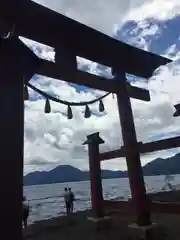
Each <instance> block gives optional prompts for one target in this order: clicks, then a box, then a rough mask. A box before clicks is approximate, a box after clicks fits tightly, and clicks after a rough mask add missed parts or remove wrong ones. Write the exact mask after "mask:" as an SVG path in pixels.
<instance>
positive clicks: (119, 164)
mask: <svg viewBox="0 0 180 240" xmlns="http://www.w3.org/2000/svg"><path fill="white" fill-rule="evenodd" d="M39 1H40V2H41V3H42V4H44V5H48V6H49V7H51V8H53V9H55V10H56V11H58V12H61V13H63V14H66V15H67V16H70V17H72V18H74V19H77V20H79V21H81V22H83V23H85V24H87V25H90V26H92V27H94V28H96V29H99V30H101V31H103V32H105V33H107V34H112V32H113V29H114V30H115V32H114V33H113V34H114V35H116V34H117V32H118V31H119V32H118V34H122V33H123V32H122V31H121V30H122V26H123V25H122V22H123V21H124V24H125V23H127V22H128V21H131V20H132V19H134V21H136V23H137V25H136V28H134V31H136V30H137V27H139V24H141V28H142V22H144V23H145V21H146V22H147V19H148V18H149V17H152V13H153V10H154V9H155V8H154V6H155V3H157V2H159V1H130V2H129V3H128V1H125V2H126V4H124V5H123V3H124V1H122V2H121V1H114V5H113V4H112V2H111V4H110V3H109V2H108V1H100V0H98V1H96V2H94V4H93V2H91V4H90V3H89V1H81V4H80V1H78V0H77V1H73V2H71V1H65V0H64V1H62V0H61V1H46V0H39ZM163 2H168V1H163ZM171 2H173V3H174V4H177V6H178V2H177V1H171ZM95 3H96V4H95ZM150 4H151V5H150ZM162 6H165V8H164V12H166V17H165V14H164V18H163V19H162V21H164V19H165V18H166V19H169V18H172V14H168V11H169V9H170V7H169V8H168V7H167V6H168V5H167V4H165V5H162V4H161V5H160V7H161V12H163V9H162ZM171 6H172V5H171ZM151 8H152V9H151ZM129 9H131V11H129ZM132 9H133V11H132ZM147 9H148V11H147ZM150 9H151V11H150ZM171 9H175V8H174V7H171ZM176 9H177V11H178V8H176ZM145 10H146V14H145ZM125 11H127V13H128V14H126V16H125V15H123V14H124V12H125ZM172 12H173V14H174V15H173V16H176V13H177V12H176V13H175V10H173V11H172ZM150 13H151V14H150ZM139 15H141V16H143V17H141V19H138V18H137V16H139ZM125 17H126V19H125ZM153 17H154V18H158V17H159V14H158V12H156V13H155V14H154V15H153ZM115 23H119V24H118V25H117V26H118V27H117V26H116V28H114V27H113V26H114V24H115ZM157 31H159V29H157V26H156V25H154V27H153V25H151V29H149V27H148V25H145V24H144V25H143V31H141V39H143V41H144V42H141V43H142V45H141V44H140V45H139V47H141V48H143V49H145V50H151V48H150V47H151V44H149V38H151V37H152V36H155V35H156V33H157ZM177 31H178V30H177ZM124 34H125V32H124ZM116 37H117V36H116ZM118 37H119V39H121V38H122V35H121V36H118ZM123 37H124V41H128V39H129V43H130V44H132V45H136V46H137V42H138V41H137V39H138V36H137V35H136V34H135V35H134V36H133V41H131V40H132V39H130V38H129V37H128V35H126V34H125V35H124V36H123ZM127 37H128V38H127ZM23 41H25V42H26V44H27V45H28V46H29V47H30V48H31V49H33V51H34V52H35V53H36V54H37V55H38V56H39V57H42V58H46V59H48V60H50V61H53V60H54V51H53V49H52V48H49V47H48V46H44V45H41V46H40V45H39V44H37V43H35V42H33V41H27V40H23ZM173 45H175V46H173ZM159 53H161V52H159ZM172 53H173V56H174V59H178V57H177V56H179V54H180V49H179V48H178V46H177V44H176V43H172V44H171V46H168V48H167V49H166V52H165V54H166V55H167V56H169V55H170V54H171V55H172ZM175 55H176V56H175ZM78 61H79V67H80V68H82V69H85V70H88V71H90V72H91V73H95V74H97V73H101V74H102V72H103V73H104V74H105V75H106V74H109V72H108V71H109V70H108V69H105V68H102V66H99V65H98V64H96V63H91V62H88V61H87V60H84V59H79V60H78ZM179 73H180V63H179V61H178V60H177V61H176V62H174V63H171V64H169V65H167V66H164V67H160V68H159V69H158V70H156V71H155V73H154V75H153V77H152V78H151V79H149V81H148V82H145V81H138V82H137V81H136V82H135V84H136V85H139V86H141V87H145V88H148V89H149V90H150V93H151V102H149V103H146V102H142V101H138V100H135V99H131V103H132V108H133V114H134V119H135V126H136V131H137V138H138V141H143V142H147V141H153V140H156V139H160V138H165V137H172V136H177V135H178V133H179V119H178V118H173V117H172V115H173V113H174V109H173V104H175V103H177V102H178V101H179V99H178V96H179V91H178V88H177V86H178V81H179V76H180V74H179ZM31 83H32V84H33V85H35V86H37V87H39V88H40V89H42V90H44V91H46V92H48V93H49V94H51V95H56V96H59V97H60V98H61V99H64V100H70V101H76V102H79V101H87V100H91V99H94V98H96V97H97V96H99V95H101V94H104V93H103V92H100V91H96V90H92V89H88V91H87V89H85V90H86V91H77V90H79V89H77V88H75V87H74V85H69V84H67V83H66V82H63V81H58V80H53V79H49V78H45V77H41V76H35V77H34V78H33V79H32V80H31ZM30 95H31V101H28V102H26V103H25V173H27V172H29V171H32V170H39V169H40V170H48V169H51V168H53V167H55V166H56V165H58V164H71V165H73V166H75V167H78V168H80V169H88V152H87V146H83V145H82V143H83V142H84V141H85V139H86V135H88V134H90V133H93V132H97V131H99V132H100V135H101V137H102V138H103V139H104V140H105V144H103V145H101V147H100V150H101V151H109V150H113V149H117V148H119V147H120V146H121V145H123V142H122V136H121V128H120V123H119V116H118V111H117V103H116V99H113V98H112V96H111V95H110V96H108V97H107V98H106V99H105V100H104V105H105V108H106V111H105V113H104V114H100V115H99V114H97V113H98V104H94V105H92V106H90V108H91V110H92V112H93V113H94V114H93V115H92V117H91V118H90V119H86V120H85V119H84V116H83V115H84V107H73V108H72V110H73V115H74V118H73V119H72V120H67V117H66V112H67V108H66V106H64V105H61V104H57V103H52V102H51V106H52V113H50V114H44V112H43V109H44V104H45V100H44V99H42V98H40V96H39V95H38V94H36V93H34V92H33V91H30ZM177 151H178V149H177V150H173V151H172V150H170V151H161V152H155V153H151V154H148V155H143V156H142V157H141V160H142V164H145V163H147V162H149V161H150V160H152V159H154V158H155V157H167V156H171V155H173V154H175V153H176V152H177ZM102 167H103V168H109V169H126V163H125V160H124V159H115V160H113V161H107V162H105V163H102Z"/></svg>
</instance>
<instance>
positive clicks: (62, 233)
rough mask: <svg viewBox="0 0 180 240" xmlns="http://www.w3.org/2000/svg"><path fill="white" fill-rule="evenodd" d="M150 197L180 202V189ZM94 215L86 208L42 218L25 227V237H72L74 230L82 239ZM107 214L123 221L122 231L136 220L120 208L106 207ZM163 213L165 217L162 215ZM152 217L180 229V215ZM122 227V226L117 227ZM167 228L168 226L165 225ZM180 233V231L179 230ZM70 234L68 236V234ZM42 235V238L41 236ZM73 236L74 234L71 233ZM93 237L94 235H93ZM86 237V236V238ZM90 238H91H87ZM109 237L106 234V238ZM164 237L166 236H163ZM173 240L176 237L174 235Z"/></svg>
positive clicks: (38, 238) (156, 215) (115, 219)
mask: <svg viewBox="0 0 180 240" xmlns="http://www.w3.org/2000/svg"><path fill="white" fill-rule="evenodd" d="M148 195H149V197H150V199H151V200H153V201H162V202H180V191H166V192H159V193H153V194H152V193H151V194H148ZM91 215H92V211H91V210H85V211H78V212H76V213H74V214H72V215H71V216H68V217H67V216H59V217H54V218H52V219H48V220H42V221H38V222H35V223H33V224H31V225H29V226H28V228H27V229H25V230H24V231H23V232H24V233H23V234H24V237H25V239H28V240H41V239H43V240H46V239H47V240H49V239H51V240H56V239H58V238H61V237H62V238H61V239H62V240H64V239H66V240H68V239H70V238H69V237H68V236H69V235H68V234H69V232H70V231H74V234H75V236H74V235H73V238H74V239H79V238H80V239H82V238H81V237H80V236H81V234H80V233H81V232H83V234H85V233H86V234H87V231H88V234H89V230H87V229H90V223H89V221H87V217H90V216H91ZM106 215H108V216H112V217H113V221H115V223H114V224H115V226H116V225H117V223H116V221H119V222H121V223H122V226H123V228H122V231H123V232H125V233H127V232H128V231H127V232H126V231H125V230H124V229H126V228H127V226H128V224H129V223H132V222H133V221H134V220H133V219H134V216H133V214H132V213H129V212H128V213H126V212H124V211H123V209H122V210H121V209H118V211H112V210H110V209H109V210H108V209H106ZM162 215H163V217H161V216H162ZM152 219H153V221H156V222H158V221H159V222H163V224H165V225H167V226H169V228H170V231H171V229H174V230H173V231H178V230H179V231H180V229H179V227H177V224H176V222H177V223H178V225H179V222H180V215H167V214H154V213H152ZM119 228H120V226H119V227H118V228H117V231H118V229H119ZM165 228H167V227H165ZM90 232H91V231H90ZM179 234H180V232H179ZM67 235H68V236H67ZM41 237H42V238H41ZM71 238H72V235H71ZM92 238H93V237H92ZM85 239H86V238H85ZM87 239H89V238H87ZM104 239H105V240H106V239H107V238H106V236H105V238H104ZM162 239H164V238H162ZM172 239H173V240H175V239H176V238H175V237H173V238H172Z"/></svg>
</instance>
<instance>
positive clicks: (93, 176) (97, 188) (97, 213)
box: [83, 132, 104, 219]
mask: <svg viewBox="0 0 180 240" xmlns="http://www.w3.org/2000/svg"><path fill="white" fill-rule="evenodd" d="M102 143H104V140H103V139H102V138H100V136H99V133H98V132H97V133H93V134H91V135H88V136H87V140H86V141H85V142H84V143H83V145H88V152H89V168H90V184H91V202H92V211H93V217H94V218H96V219H101V218H103V217H104V209H103V192H102V179H101V165H100V164H101V163H100V154H99V144H102Z"/></svg>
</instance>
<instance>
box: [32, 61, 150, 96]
mask: <svg viewBox="0 0 180 240" xmlns="http://www.w3.org/2000/svg"><path fill="white" fill-rule="evenodd" d="M40 61H41V63H40V64H39V65H38V68H37V71H36V73H37V74H39V75H43V76H47V77H50V78H54V79H60V80H63V81H66V82H71V83H75V84H79V85H85V86H87V87H90V88H94V89H98V90H102V91H106V92H112V93H116V92H117V88H116V86H115V82H114V80H113V79H111V80H110V79H106V78H104V77H100V76H96V75H93V74H90V73H87V72H83V71H79V70H78V71H77V73H76V75H74V74H73V76H67V75H65V74H63V72H61V69H60V67H59V66H58V65H57V64H56V63H53V62H49V61H47V60H43V59H41V60H40ZM128 91H129V95H130V97H132V98H136V99H139V100H143V101H150V94H149V91H148V90H146V89H142V88H138V87H135V86H131V85H128Z"/></svg>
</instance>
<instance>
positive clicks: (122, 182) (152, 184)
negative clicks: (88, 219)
mask: <svg viewBox="0 0 180 240" xmlns="http://www.w3.org/2000/svg"><path fill="white" fill-rule="evenodd" d="M164 179H165V177H164V176H153V177H145V182H146V189H147V192H149V193H151V192H158V191H161V189H162V188H163V186H164V185H165V182H164ZM172 183H173V184H174V185H179V183H180V175H176V176H175V177H174V179H172ZM64 187H71V188H72V190H73V191H74V193H75V195H76V199H77V201H76V202H75V211H79V210H85V209H88V208H90V207H91V201H90V200H91V199H90V184H89V182H75V183H58V184H51V185H41V186H40V185H39V186H27V187H24V194H25V196H26V197H27V199H28V202H29V204H30V206H31V213H30V218H29V223H32V222H34V221H39V220H42V219H49V218H52V217H56V216H59V215H63V214H64V213H65V207H64V201H63V197H62V195H63V190H64ZM103 194H104V198H105V199H114V198H118V199H124V200H128V198H130V197H131V192H130V188H129V181H128V179H127V178H121V179H106V180H103Z"/></svg>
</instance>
